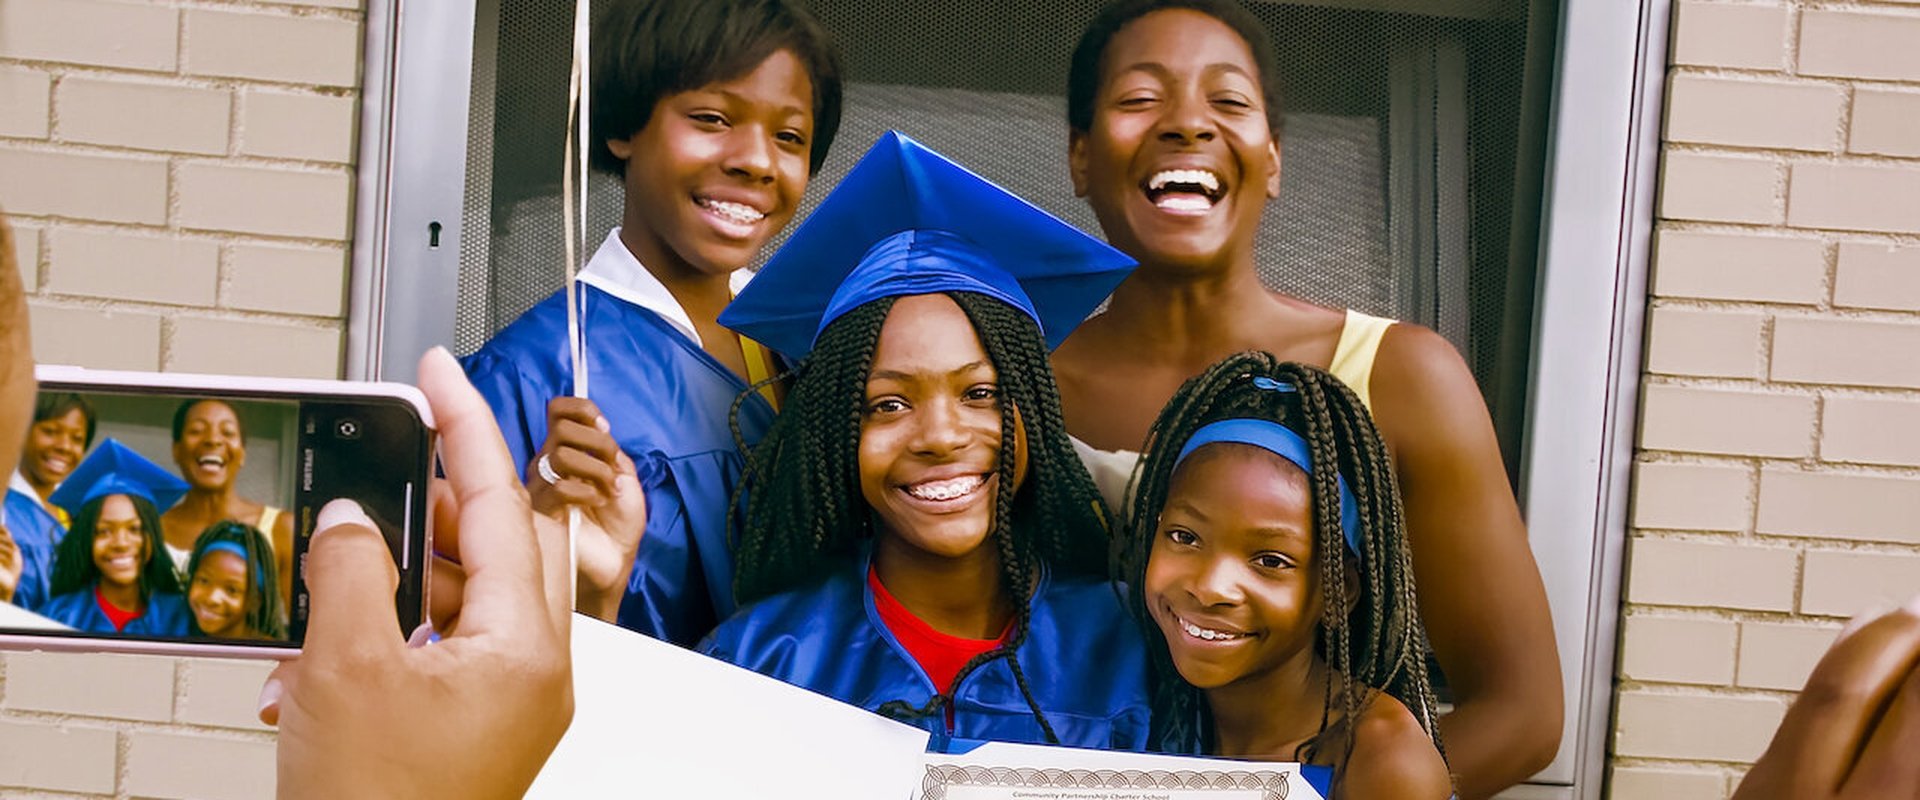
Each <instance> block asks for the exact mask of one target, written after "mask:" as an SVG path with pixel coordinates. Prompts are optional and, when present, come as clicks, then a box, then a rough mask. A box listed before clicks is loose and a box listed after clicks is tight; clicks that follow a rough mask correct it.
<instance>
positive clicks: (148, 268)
mask: <svg viewBox="0 0 1920 800" xmlns="http://www.w3.org/2000/svg"><path fill="white" fill-rule="evenodd" d="M48 238H49V241H48V244H47V250H48V255H49V256H51V258H50V259H49V261H50V264H51V266H49V267H48V270H47V290H48V291H50V292H57V293H60V294H83V295H91V296H94V297H111V298H117V299H121V300H148V301H152V302H155V303H173V304H175V305H195V306H210V305H213V299H214V289H215V286H216V284H217V283H218V282H219V279H220V246H219V245H217V244H214V243H213V242H208V241H197V240H193V239H177V238H172V237H166V236H137V235H130V234H123V233H106V232H99V231H87V230H74V229H70V228H55V229H54V230H53V231H51V232H50V233H49V236H48Z"/></svg>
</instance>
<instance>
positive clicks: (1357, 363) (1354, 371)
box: [1327, 309, 1393, 411]
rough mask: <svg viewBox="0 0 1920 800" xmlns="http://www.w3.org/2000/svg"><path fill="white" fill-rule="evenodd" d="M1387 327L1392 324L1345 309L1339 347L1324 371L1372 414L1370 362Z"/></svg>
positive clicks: (1371, 373)
mask: <svg viewBox="0 0 1920 800" xmlns="http://www.w3.org/2000/svg"><path fill="white" fill-rule="evenodd" d="M1390 327H1393V320H1390V319H1387V318H1385V317H1376V316H1373V315H1371V314H1362V313H1360V312H1358V311H1354V310H1352V309H1348V310H1347V322H1346V324H1345V325H1342V326H1341V328H1340V343H1339V344H1336V345H1334V346H1333V361H1332V362H1330V363H1328V364H1327V371H1328V372H1330V373H1333V377H1336V378H1339V379H1340V382H1341V383H1344V384H1346V385H1347V388H1350V389H1352V390H1353V393H1354V394H1355V395H1358V396H1359V397H1360V403H1361V405H1364V406H1366V407H1367V410H1368V411H1372V410H1373V359H1374V357H1375V356H1378V355H1379V354H1380V340H1381V339H1383V338H1385V337H1386V335H1387V329H1388V328H1390Z"/></svg>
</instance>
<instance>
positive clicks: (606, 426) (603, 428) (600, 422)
mask: <svg viewBox="0 0 1920 800" xmlns="http://www.w3.org/2000/svg"><path fill="white" fill-rule="evenodd" d="M593 427H596V428H599V429H600V432H601V433H612V432H613V423H611V422H608V421H607V418H606V416H605V415H601V416H598V417H594V418H593Z"/></svg>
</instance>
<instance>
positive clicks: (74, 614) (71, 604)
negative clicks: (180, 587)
mask: <svg viewBox="0 0 1920 800" xmlns="http://www.w3.org/2000/svg"><path fill="white" fill-rule="evenodd" d="M93 590H94V586H93V584H87V587H86V588H84V589H81V590H79V591H77V592H68V593H66V594H63V595H59V596H56V597H54V598H53V599H52V600H48V601H47V603H46V605H44V606H42V607H41V608H40V615H41V616H43V617H46V618H48V619H51V620H53V621H54V622H58V623H60V624H62V625H67V626H69V627H72V628H73V629H74V630H78V631H85V632H88V633H116V632H117V633H120V634H123V635H126V636H185V635H187V619H188V617H189V616H191V613H192V612H190V611H188V610H187V598H186V597H185V596H183V595H178V594H172V593H169V592H150V593H148V594H147V610H146V611H145V612H143V613H141V614H140V616H138V617H134V618H133V619H132V620H129V621H128V622H127V627H125V628H121V629H120V630H119V631H115V630H114V629H113V622H112V621H111V620H109V619H107V612H105V611H101V610H100V602H99V601H98V600H96V599H95V598H94V596H93Z"/></svg>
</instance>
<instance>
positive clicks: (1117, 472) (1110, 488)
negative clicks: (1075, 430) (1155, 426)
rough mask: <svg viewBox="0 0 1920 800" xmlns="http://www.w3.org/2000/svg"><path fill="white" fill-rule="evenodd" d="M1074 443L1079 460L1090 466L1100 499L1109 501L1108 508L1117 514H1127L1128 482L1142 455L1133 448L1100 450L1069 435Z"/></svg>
mask: <svg viewBox="0 0 1920 800" xmlns="http://www.w3.org/2000/svg"><path fill="white" fill-rule="evenodd" d="M1067 439H1068V441H1071V442H1072V443H1073V452H1074V453H1076V454H1078V455H1079V456H1080V463H1082V464H1085V465H1086V467H1087V474H1088V475H1091V476H1093V485H1094V488H1096V489H1099V490H1100V498H1101V499H1102V500H1105V501H1107V507H1108V508H1111V509H1113V513H1115V514H1125V513H1127V512H1126V505H1125V503H1126V500H1127V497H1126V494H1127V482H1128V481H1130V480H1133V468H1134V466H1135V465H1137V464H1139V463H1140V454H1139V453H1136V452H1134V451H1132V450H1111V451H1109V450H1101V449H1098V448H1096V447H1094V446H1093V445H1090V444H1087V443H1086V442H1083V441H1080V437H1078V436H1068V437H1067Z"/></svg>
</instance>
